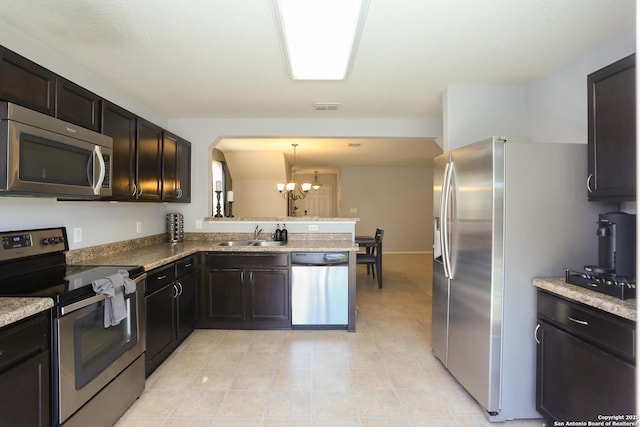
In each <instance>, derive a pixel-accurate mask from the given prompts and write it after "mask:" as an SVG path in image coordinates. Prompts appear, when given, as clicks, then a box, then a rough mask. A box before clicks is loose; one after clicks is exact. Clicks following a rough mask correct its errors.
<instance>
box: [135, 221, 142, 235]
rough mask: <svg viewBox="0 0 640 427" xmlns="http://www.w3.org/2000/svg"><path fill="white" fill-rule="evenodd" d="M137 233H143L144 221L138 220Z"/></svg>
mask: <svg viewBox="0 0 640 427" xmlns="http://www.w3.org/2000/svg"><path fill="white" fill-rule="evenodd" d="M136 233H138V234H140V233H142V221H138V222H136Z"/></svg>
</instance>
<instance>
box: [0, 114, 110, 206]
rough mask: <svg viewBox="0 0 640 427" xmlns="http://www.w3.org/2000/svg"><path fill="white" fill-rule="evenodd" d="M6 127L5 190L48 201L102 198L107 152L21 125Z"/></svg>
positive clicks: (66, 137) (74, 139)
mask: <svg viewBox="0 0 640 427" xmlns="http://www.w3.org/2000/svg"><path fill="white" fill-rule="evenodd" d="M9 127H10V131H9V132H10V135H11V137H10V138H9V140H8V143H9V157H8V162H9V165H10V168H9V171H10V174H9V175H8V181H7V185H6V188H5V190H7V191H9V192H15V193H18V194H36V195H37V194H41V195H45V196H47V195H50V196H52V197H56V196H60V197H79V198H95V197H100V196H101V195H106V194H104V193H103V191H102V189H103V181H104V180H105V177H106V176H107V175H109V173H108V171H107V170H106V167H107V164H110V158H111V155H112V150H111V148H109V147H100V146H98V145H96V144H93V143H90V142H86V141H83V140H79V139H76V138H72V137H69V136H67V135H62V134H58V133H54V132H50V131H47V130H45V129H41V128H37V127H33V126H29V125H26V124H23V123H17V122H10V124H9ZM105 158H106V159H107V161H105ZM107 183H108V181H107ZM105 187H106V186H105ZM109 188H110V186H109Z"/></svg>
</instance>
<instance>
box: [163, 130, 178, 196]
mask: <svg viewBox="0 0 640 427" xmlns="http://www.w3.org/2000/svg"><path fill="white" fill-rule="evenodd" d="M177 160H178V137H176V136H174V135H171V134H170V133H168V132H163V133H162V200H164V201H176V200H178V199H179V192H178V164H177Z"/></svg>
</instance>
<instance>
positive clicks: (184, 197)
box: [176, 140, 191, 203]
mask: <svg viewBox="0 0 640 427" xmlns="http://www.w3.org/2000/svg"><path fill="white" fill-rule="evenodd" d="M177 156H178V159H177V161H176V164H177V166H178V171H177V182H178V194H179V198H178V200H177V201H179V202H182V203H191V143H189V142H187V141H183V140H180V141H178V152H177Z"/></svg>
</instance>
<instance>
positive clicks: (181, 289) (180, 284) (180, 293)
mask: <svg viewBox="0 0 640 427" xmlns="http://www.w3.org/2000/svg"><path fill="white" fill-rule="evenodd" d="M176 283H177V284H178V286H180V292H179V293H178V296H180V295H182V291H183V288H182V283H180V282H176Z"/></svg>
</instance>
